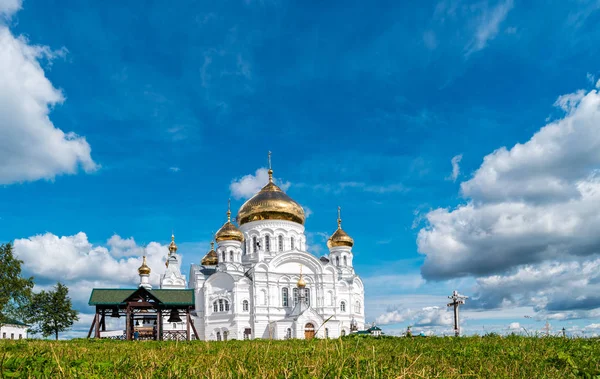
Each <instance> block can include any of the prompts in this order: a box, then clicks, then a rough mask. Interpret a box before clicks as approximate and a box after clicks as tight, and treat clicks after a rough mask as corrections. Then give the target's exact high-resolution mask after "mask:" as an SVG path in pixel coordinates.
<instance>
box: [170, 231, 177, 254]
mask: <svg viewBox="0 0 600 379" xmlns="http://www.w3.org/2000/svg"><path fill="white" fill-rule="evenodd" d="M176 252H177V245H176V244H175V234H171V243H170V244H169V253H170V254H175V253H176Z"/></svg>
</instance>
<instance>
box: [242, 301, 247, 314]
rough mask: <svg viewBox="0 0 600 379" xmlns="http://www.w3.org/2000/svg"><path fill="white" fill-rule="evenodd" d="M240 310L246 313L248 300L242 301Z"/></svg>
mask: <svg viewBox="0 0 600 379" xmlns="http://www.w3.org/2000/svg"><path fill="white" fill-rule="evenodd" d="M242 310H243V311H244V312H248V300H244V301H242Z"/></svg>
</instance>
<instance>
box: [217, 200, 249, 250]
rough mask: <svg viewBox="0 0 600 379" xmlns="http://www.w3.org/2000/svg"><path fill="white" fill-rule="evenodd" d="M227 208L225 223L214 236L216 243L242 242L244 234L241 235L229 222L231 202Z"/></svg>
mask: <svg viewBox="0 0 600 379" xmlns="http://www.w3.org/2000/svg"><path fill="white" fill-rule="evenodd" d="M229 204H230V205H229V206H228V207H227V222H226V223H225V224H223V226H221V229H219V231H218V232H217V234H215V239H216V240H217V242H221V241H239V242H243V241H244V233H242V232H241V231H240V230H239V229H238V228H237V227H236V226H235V225H233V223H232V222H231V209H230V208H231V202H229Z"/></svg>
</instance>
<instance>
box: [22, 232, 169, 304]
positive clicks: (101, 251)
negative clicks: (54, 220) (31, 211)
mask: <svg viewBox="0 0 600 379" xmlns="http://www.w3.org/2000/svg"><path fill="white" fill-rule="evenodd" d="M107 246H108V248H107V247H104V246H99V245H93V244H92V243H90V242H89V241H88V238H87V235H86V234H85V233H83V232H79V233H77V234H75V235H72V236H62V237H59V236H56V235H54V234H52V233H46V234H41V235H36V236H33V237H29V238H22V239H16V240H15V241H14V249H15V255H16V256H17V257H18V258H19V259H21V260H22V261H23V269H24V271H26V272H27V273H28V274H30V275H33V276H34V277H35V278H36V281H45V282H49V283H52V282H56V281H59V280H60V281H66V282H70V283H74V282H78V283H79V284H81V283H89V284H90V285H92V284H93V283H98V282H107V283H111V287H118V286H120V285H126V286H129V287H134V286H135V285H136V283H139V276H138V273H137V269H138V267H139V266H140V265H141V264H142V255H143V254H145V255H146V257H147V260H148V265H149V266H150V268H152V273H151V275H150V282H151V283H152V284H153V285H157V284H158V283H159V277H160V273H161V272H162V271H161V269H162V268H163V267H164V260H165V257H166V256H167V254H168V248H167V246H166V245H161V244H159V243H157V242H151V243H149V244H148V245H147V246H146V247H145V248H144V247H141V246H138V245H137V244H136V243H135V241H134V240H133V238H128V239H123V238H121V237H120V236H118V235H114V236H112V237H111V238H110V239H109V240H108V241H107ZM90 288H91V287H90ZM88 296H89V293H88Z"/></svg>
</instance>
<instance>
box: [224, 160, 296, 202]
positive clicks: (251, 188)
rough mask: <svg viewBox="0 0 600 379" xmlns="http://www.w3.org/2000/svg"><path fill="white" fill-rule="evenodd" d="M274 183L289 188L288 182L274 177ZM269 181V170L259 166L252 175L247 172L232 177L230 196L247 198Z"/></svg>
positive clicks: (285, 189)
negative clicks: (240, 175)
mask: <svg viewBox="0 0 600 379" xmlns="http://www.w3.org/2000/svg"><path fill="white" fill-rule="evenodd" d="M274 181H275V183H276V184H277V185H278V186H279V187H280V188H281V189H282V190H283V191H287V190H288V188H290V182H283V181H281V180H277V179H274ZM268 182H269V171H268V170H267V169H266V168H264V167H263V168H259V169H258V170H256V172H255V173H254V175H252V174H248V175H244V176H242V177H241V178H238V179H234V180H233V181H232V182H231V184H230V185H229V190H230V191H231V196H233V197H234V198H236V199H248V198H250V197H252V196H254V194H256V193H257V192H258V191H260V190H261V188H263V187H264V186H265V185H266V184H267V183H268Z"/></svg>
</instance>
